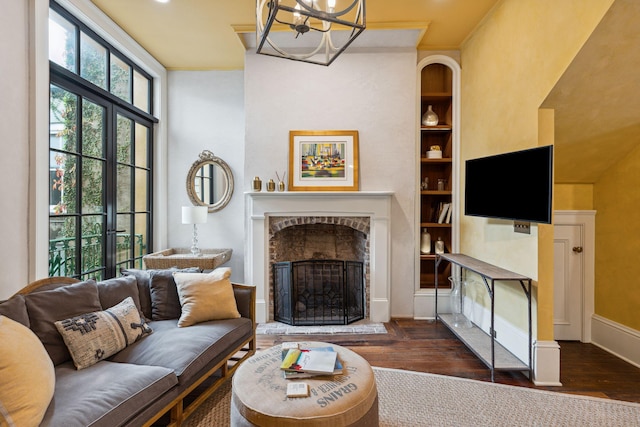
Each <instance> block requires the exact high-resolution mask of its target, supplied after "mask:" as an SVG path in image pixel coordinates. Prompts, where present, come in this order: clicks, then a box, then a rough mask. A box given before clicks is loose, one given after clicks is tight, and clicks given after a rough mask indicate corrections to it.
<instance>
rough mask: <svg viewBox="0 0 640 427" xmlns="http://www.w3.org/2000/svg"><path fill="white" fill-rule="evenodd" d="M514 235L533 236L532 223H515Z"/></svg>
mask: <svg viewBox="0 0 640 427" xmlns="http://www.w3.org/2000/svg"><path fill="white" fill-rule="evenodd" d="M513 231H514V233H523V234H531V223H530V222H523V221H513Z"/></svg>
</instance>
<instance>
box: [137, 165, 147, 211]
mask: <svg viewBox="0 0 640 427" xmlns="http://www.w3.org/2000/svg"><path fill="white" fill-rule="evenodd" d="M148 185H149V172H147V171H146V170H145V169H136V186H135V192H136V212H140V211H147V210H150V209H148V207H147V203H148V202H149V199H148V197H147V188H148Z"/></svg>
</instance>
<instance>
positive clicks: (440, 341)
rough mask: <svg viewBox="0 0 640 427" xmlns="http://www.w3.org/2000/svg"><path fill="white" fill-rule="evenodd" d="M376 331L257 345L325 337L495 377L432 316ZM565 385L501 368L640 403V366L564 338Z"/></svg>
mask: <svg viewBox="0 0 640 427" xmlns="http://www.w3.org/2000/svg"><path fill="white" fill-rule="evenodd" d="M385 326H386V328H387V331H388V333H387V334H376V335H258V339H257V345H258V350H260V349H265V348H268V347H271V346H272V345H275V344H280V343H282V342H285V341H304V340H307V341H324V342H331V343H334V344H338V345H341V346H343V347H347V348H349V349H351V350H353V351H355V352H356V353H358V354H360V355H361V356H362V357H364V358H365V359H366V360H367V361H368V362H369V363H370V364H371V365H372V366H378V367H386V368H397V369H406V370H411V371H419V372H429V373H433V374H441V375H451V376H456V377H462V378H470V379H474V380H480V381H491V372H490V370H489V369H488V368H487V366H486V365H485V364H484V363H482V362H480V360H478V358H477V357H476V356H475V355H474V354H473V353H472V352H471V351H470V350H469V349H467V347H465V345H464V344H462V343H461V342H460V341H459V340H458V339H457V338H456V337H455V335H453V334H452V333H451V332H450V331H449V330H448V329H447V328H446V327H445V326H443V325H442V324H441V323H440V322H435V321H433V320H412V319H392V320H391V322H389V323H385ZM560 359H561V361H560V381H561V382H562V387H537V386H535V385H534V384H533V383H532V382H531V381H529V379H528V378H527V377H526V376H525V375H524V374H522V373H520V372H502V371H496V373H495V382H496V383H501V384H510V385H515V386H521V387H530V388H536V389H541V390H550V391H556V392H565V393H575V394H583V395H589V396H595V397H604V398H610V399H617V400H625V401H630V402H637V403H640V368H637V367H635V366H633V365H631V364H630V363H627V362H625V361H624V360H621V359H619V358H617V357H615V356H613V355H612V354H610V353H608V352H606V351H604V350H602V349H601V348H599V347H597V346H595V345H593V344H584V343H580V342H573V341H561V342H560Z"/></svg>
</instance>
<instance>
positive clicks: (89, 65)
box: [80, 32, 107, 90]
mask: <svg viewBox="0 0 640 427" xmlns="http://www.w3.org/2000/svg"><path fill="white" fill-rule="evenodd" d="M80 76H81V77H82V78H84V79H87V80H88V81H90V82H91V83H93V84H94V85H96V86H99V87H101V88H102V89H105V90H106V89H107V49H106V48H105V47H104V46H102V45H101V44H99V43H98V42H96V41H95V40H93V39H92V38H91V37H89V36H88V35H86V34H85V33H82V32H81V33H80Z"/></svg>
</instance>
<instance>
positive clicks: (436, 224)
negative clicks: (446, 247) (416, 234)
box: [420, 222, 451, 228]
mask: <svg viewBox="0 0 640 427" xmlns="http://www.w3.org/2000/svg"><path fill="white" fill-rule="evenodd" d="M423 227H427V228H438V227H442V228H450V227H451V224H450V223H445V222H421V223H420V228H423Z"/></svg>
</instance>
